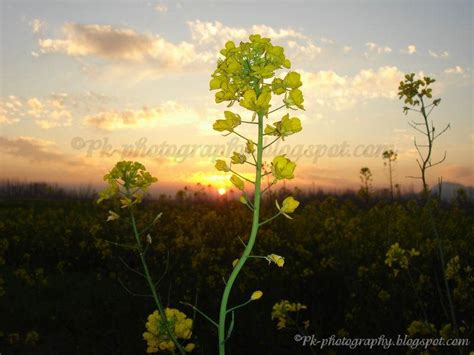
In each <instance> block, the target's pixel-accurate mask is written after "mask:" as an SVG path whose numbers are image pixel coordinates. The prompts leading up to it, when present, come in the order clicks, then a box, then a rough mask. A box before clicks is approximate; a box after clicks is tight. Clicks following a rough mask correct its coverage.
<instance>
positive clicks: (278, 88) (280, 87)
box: [272, 78, 286, 95]
mask: <svg viewBox="0 0 474 355" xmlns="http://www.w3.org/2000/svg"><path fill="white" fill-rule="evenodd" d="M272 91H273V93H274V94H275V95H281V94H284V93H285V92H286V88H285V85H284V83H283V79H280V78H275V79H273V81H272Z"/></svg>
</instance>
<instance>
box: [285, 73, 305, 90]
mask: <svg viewBox="0 0 474 355" xmlns="http://www.w3.org/2000/svg"><path fill="white" fill-rule="evenodd" d="M283 84H284V85H285V86H286V87H288V88H290V89H297V88H299V87H300V86H301V85H303V83H302V82H301V75H300V74H299V73H297V72H295V71H291V72H289V73H288V74H286V76H285V78H284V79H283Z"/></svg>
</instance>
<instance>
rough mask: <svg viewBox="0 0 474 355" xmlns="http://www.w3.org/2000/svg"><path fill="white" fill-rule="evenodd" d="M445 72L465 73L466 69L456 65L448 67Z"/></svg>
mask: <svg viewBox="0 0 474 355" xmlns="http://www.w3.org/2000/svg"><path fill="white" fill-rule="evenodd" d="M444 72H445V73H446V74H463V73H464V69H463V68H462V67H460V66H459V65H456V66H455V67H452V68H447V69H446V70H445V71H444Z"/></svg>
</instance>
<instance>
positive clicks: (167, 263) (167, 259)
mask: <svg viewBox="0 0 474 355" xmlns="http://www.w3.org/2000/svg"><path fill="white" fill-rule="evenodd" d="M169 264H170V251H169V250H167V251H166V265H165V271H163V274H161V276H160V278H159V279H158V280H157V281H156V282H155V287H158V285H159V284H160V282H161V280H163V278H164V277H165V275H166V274H167V273H168V267H169Z"/></svg>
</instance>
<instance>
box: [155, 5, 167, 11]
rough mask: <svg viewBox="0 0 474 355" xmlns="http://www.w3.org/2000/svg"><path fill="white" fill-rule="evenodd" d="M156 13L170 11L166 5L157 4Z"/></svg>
mask: <svg viewBox="0 0 474 355" xmlns="http://www.w3.org/2000/svg"><path fill="white" fill-rule="evenodd" d="M155 11H158V12H167V11H168V6H167V5H166V4H156V6H155Z"/></svg>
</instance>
